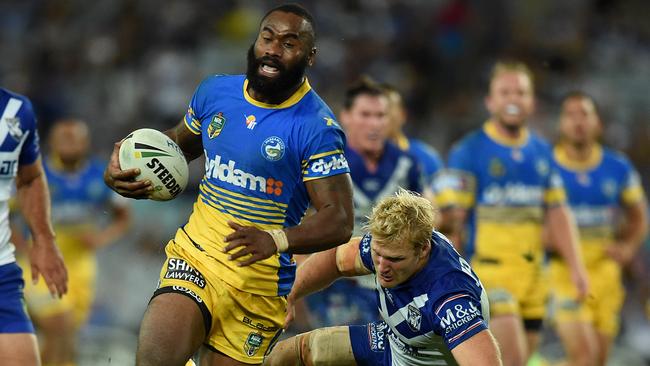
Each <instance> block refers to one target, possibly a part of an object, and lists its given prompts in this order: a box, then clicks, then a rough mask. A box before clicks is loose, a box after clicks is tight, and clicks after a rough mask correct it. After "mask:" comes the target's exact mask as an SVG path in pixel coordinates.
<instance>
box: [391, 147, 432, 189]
mask: <svg viewBox="0 0 650 366" xmlns="http://www.w3.org/2000/svg"><path fill="white" fill-rule="evenodd" d="M397 146H398V147H399V148H400V149H402V150H403V151H406V152H408V153H409V154H411V155H413V156H414V157H415V159H416V160H417V161H418V163H419V164H420V167H421V168H422V174H423V175H424V179H425V181H424V183H425V184H426V187H430V186H431V184H432V183H433V178H434V176H435V175H436V173H438V172H439V171H440V169H442V167H443V163H442V159H441V158H440V154H438V152H437V151H436V150H435V149H434V148H433V147H431V146H429V145H428V144H427V143H425V142H423V141H421V140H418V139H415V138H407V137H406V136H400V137H398V139H397Z"/></svg>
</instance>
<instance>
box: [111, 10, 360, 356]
mask: <svg viewBox="0 0 650 366" xmlns="http://www.w3.org/2000/svg"><path fill="white" fill-rule="evenodd" d="M314 42H315V33H314V20H313V18H312V16H311V15H310V14H309V13H308V12H307V11H306V10H305V9H304V8H302V7H301V6H299V5H282V6H279V7H276V8H274V9H272V10H271V11H269V12H268V13H267V14H266V15H265V16H264V17H263V18H262V21H261V24H260V28H259V33H258V35H257V39H256V40H255V42H254V44H253V45H252V46H251V47H250V49H249V52H248V68H247V72H246V75H234V76H226V75H217V76H211V77H208V78H207V79H205V80H204V81H203V82H202V83H201V85H200V86H199V87H198V89H197V90H196V92H195V94H194V96H193V97H192V100H191V102H190V106H189V109H188V111H187V114H186V115H185V118H184V119H183V120H182V121H181V122H180V123H179V124H178V125H177V126H176V127H175V128H173V129H171V130H169V131H167V132H166V133H167V134H168V135H169V136H170V137H171V138H172V139H173V140H174V141H176V143H178V145H179V146H180V147H181V149H182V150H183V151H184V153H185V155H186V157H187V158H188V160H193V159H195V158H197V157H199V156H200V155H202V154H204V155H205V158H206V163H205V175H204V177H203V179H202V181H201V184H200V187H199V188H200V192H199V196H198V198H197V201H196V203H195V205H194V210H193V212H192V214H191V216H190V217H189V220H188V222H187V224H185V225H184V226H183V227H181V228H180V229H179V230H178V232H177V233H176V236H175V237H174V239H173V240H171V241H170V242H169V243H168V244H167V246H166V253H167V260H166V262H165V264H164V266H163V268H162V270H161V274H160V286H159V288H158V290H157V291H156V292H155V293H154V297H153V298H152V300H151V302H150V303H149V306H148V309H147V312H146V313H145V315H144V319H143V320H142V325H141V328H140V336H139V340H138V351H137V356H136V364H137V365H138V366H144V365H147V366H149V365H166V366H168V365H171V366H173V365H184V364H185V361H186V360H188V359H189V358H190V356H192V355H193V354H194V353H195V352H196V351H197V350H199V348H201V346H204V347H202V355H201V364H202V365H244V364H260V363H261V362H262V360H263V357H264V354H265V353H267V351H268V350H269V349H270V348H271V347H272V345H273V344H274V343H275V342H276V341H277V339H278V337H279V335H280V333H281V331H282V324H283V321H284V317H285V314H286V306H287V303H286V295H287V294H289V291H290V290H291V286H292V284H293V280H294V275H295V263H294V261H293V259H292V256H291V254H292V253H296V254H299V253H312V252H316V251H319V250H324V249H328V248H331V247H333V246H335V245H338V244H341V243H344V242H346V241H347V240H349V238H350V236H351V233H352V227H353V212H352V189H351V186H350V177H349V174H348V172H349V170H348V165H347V162H346V160H345V156H344V155H343V147H344V135H343V132H342V131H341V129H340V127H339V126H338V124H337V123H336V121H335V120H334V115H333V114H332V112H331V110H330V109H329V107H328V106H327V105H326V104H325V102H323V100H322V99H321V98H320V97H319V96H318V95H317V94H316V92H315V91H313V90H312V88H311V86H310V85H309V82H308V81H307V79H306V78H305V70H306V68H307V67H309V66H311V65H312V64H313V63H314V60H315V57H316V48H315V45H314ZM118 149H119V143H118V144H116V146H115V149H114V151H113V155H112V156H111V162H110V164H109V166H108V167H107V169H106V173H105V180H106V183H107V184H108V185H109V186H110V187H112V188H113V189H115V190H116V191H117V192H118V193H120V194H122V195H125V196H127V197H134V198H146V197H147V194H148V192H150V190H151V185H150V182H146V181H139V182H134V181H132V180H133V179H134V178H135V177H136V176H137V174H138V172H137V171H136V170H127V171H122V170H121V169H120V165H119V161H118ZM310 203H311V206H312V207H313V208H314V210H315V213H314V214H312V215H309V216H307V217H305V218H304V219H303V215H304V213H305V210H306V209H307V206H308V205H309V204H310ZM301 220H302V221H301Z"/></svg>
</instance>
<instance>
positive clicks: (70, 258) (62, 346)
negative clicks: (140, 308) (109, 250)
mask: <svg viewBox="0 0 650 366" xmlns="http://www.w3.org/2000/svg"><path fill="white" fill-rule="evenodd" d="M48 145H49V153H48V154H47V155H46V158H45V159H44V161H43V165H44V169H45V174H46V177H47V180H48V186H49V189H50V193H51V199H52V223H53V225H54V230H55V232H56V235H57V243H58V246H59V248H60V249H61V253H62V255H63V257H64V258H65V261H66V264H67V266H68V273H69V277H70V278H69V284H68V285H69V291H68V294H67V296H65V297H64V298H62V299H53V298H51V297H50V296H49V295H48V293H47V288H46V287H45V286H44V285H43V284H42V283H40V284H37V285H31V284H30V283H27V285H26V286H25V301H26V304H27V307H28V310H29V313H30V315H31V316H32V317H33V318H34V322H35V324H36V327H37V330H38V334H39V337H40V338H41V342H40V346H41V356H42V357H43V363H44V364H45V365H51V366H55V365H61V366H70V365H73V364H74V363H75V362H76V361H75V358H76V349H75V344H76V336H77V332H78V331H79V330H80V329H81V328H82V327H83V326H84V325H85V323H86V321H87V320H88V317H89V316H90V312H91V308H92V304H93V300H94V297H95V294H94V292H95V277H96V273H97V263H96V255H95V253H96V251H97V250H98V249H100V248H102V247H104V246H105V245H107V244H110V243H112V242H114V241H115V240H116V239H118V238H119V237H121V236H122V235H123V234H124V233H125V232H126V230H127V229H128V226H129V209H128V206H127V205H126V204H125V203H126V202H125V201H126V199H124V198H122V197H120V196H119V195H117V194H116V193H115V192H113V191H111V190H110V189H109V188H108V187H106V185H105V184H104V182H103V171H104V167H105V165H106V163H105V161H103V160H99V159H96V158H95V157H94V156H90V155H89V149H90V135H89V130H88V126H87V125H86V123H85V122H84V121H82V120H77V119H63V120H59V121H56V122H55V123H54V125H53V126H52V128H51V130H50V134H49V138H48ZM20 263H21V264H22V261H21V262H20ZM26 280H27V278H26Z"/></svg>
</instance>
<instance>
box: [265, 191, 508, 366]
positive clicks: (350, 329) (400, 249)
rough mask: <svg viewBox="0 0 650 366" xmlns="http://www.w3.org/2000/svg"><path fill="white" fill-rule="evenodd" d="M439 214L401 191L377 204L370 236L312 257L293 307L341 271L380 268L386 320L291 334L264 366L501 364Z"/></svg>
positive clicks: (478, 290)
mask: <svg viewBox="0 0 650 366" xmlns="http://www.w3.org/2000/svg"><path fill="white" fill-rule="evenodd" d="M434 219H435V211H434V208H433V205H432V203H431V202H430V201H429V200H427V199H425V198H423V197H419V196H417V195H415V194H413V193H410V192H407V191H404V190H402V191H400V192H398V193H397V194H396V195H395V196H392V197H386V198H384V199H382V200H381V201H380V202H379V203H378V204H377V205H376V207H375V208H374V209H373V211H372V214H371V216H370V220H369V223H368V229H369V233H368V234H366V235H365V236H363V237H362V238H354V239H352V240H351V241H350V242H349V243H347V244H345V245H342V246H339V247H337V248H334V249H330V250H328V251H325V252H320V253H316V254H314V255H312V256H311V257H309V258H308V259H307V260H306V261H305V262H304V263H303V264H302V265H301V266H300V267H299V268H298V274H297V278H296V285H295V286H294V288H293V290H292V292H291V294H290V295H289V299H290V304H291V303H293V301H295V300H296V299H299V298H301V297H302V296H305V295H306V294H309V293H312V292H315V291H318V290H320V289H322V288H324V287H326V286H328V285H329V284H331V283H332V282H333V281H335V280H336V279H337V278H339V277H341V276H359V275H365V274H369V273H374V275H373V277H374V279H375V289H376V294H377V306H378V308H379V312H380V314H381V317H382V318H383V321H381V322H377V323H371V324H368V325H367V326H340V327H330V328H321V329H316V330H314V331H311V332H308V333H303V334H300V335H297V336H295V337H293V338H290V339H286V340H284V341H282V342H280V343H278V345H277V346H276V347H275V348H274V349H273V351H272V352H271V354H270V355H269V357H268V358H267V359H266V360H265V365H269V366H280V365H281V366H291V365H337V366H347V365H362V366H364V365H368V366H370V365H374V366H377V365H384V366H389V365H395V366H398V365H399V366H406V365H410V366H424V365H455V364H460V365H472V366H474V365H500V364H501V361H500V358H499V350H498V347H497V345H496V343H495V340H494V338H493V337H492V335H491V333H490V331H489V330H488V328H487V317H488V315H489V309H488V307H489V306H488V303H487V295H486V294H485V291H484V290H483V288H482V285H481V283H480V281H479V279H478V278H477V277H476V275H475V274H474V272H473V271H472V269H471V267H470V266H469V264H468V263H467V262H466V261H465V260H464V259H463V258H462V257H461V256H460V255H459V254H458V252H456V251H455V249H454V248H453V246H452V244H451V243H450V242H449V241H448V240H447V239H446V238H445V237H444V236H443V235H441V234H440V233H438V232H436V231H434ZM292 315H293V314H292V312H291V311H290V312H289V315H288V316H287V323H288V322H290V321H291V320H292Z"/></svg>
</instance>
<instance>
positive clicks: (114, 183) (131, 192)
mask: <svg viewBox="0 0 650 366" xmlns="http://www.w3.org/2000/svg"><path fill="white" fill-rule="evenodd" d="M121 145H122V141H120V142H116V143H115V145H114V146H113V152H112V153H111V160H110V161H109V162H108V165H107V166H106V170H104V182H105V183H106V185H107V186H109V187H110V188H111V189H112V190H114V191H115V192H117V193H119V194H120V195H122V196H124V197H128V198H135V199H145V198H149V195H150V194H151V192H152V191H153V185H152V184H151V181H150V180H142V181H136V180H135V177H137V176H138V175H139V174H140V169H139V168H134V169H127V170H122V168H121V167H120V159H119V154H120V146H121Z"/></svg>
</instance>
